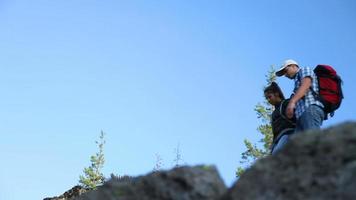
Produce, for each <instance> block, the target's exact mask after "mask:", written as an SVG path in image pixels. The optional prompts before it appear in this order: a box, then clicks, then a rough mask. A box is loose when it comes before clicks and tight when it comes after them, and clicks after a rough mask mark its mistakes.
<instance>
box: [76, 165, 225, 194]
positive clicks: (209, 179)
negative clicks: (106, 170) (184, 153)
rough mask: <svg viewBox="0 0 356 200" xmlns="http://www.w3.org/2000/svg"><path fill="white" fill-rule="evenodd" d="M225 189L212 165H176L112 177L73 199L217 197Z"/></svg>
mask: <svg viewBox="0 0 356 200" xmlns="http://www.w3.org/2000/svg"><path fill="white" fill-rule="evenodd" d="M226 189H227V188H226V186H225V184H224V182H223V180H222V179H221V178H220V176H219V174H218V172H217V170H216V168H215V167H212V166H197V167H179V168H175V169H173V170H171V171H162V172H155V173H151V174H149V175H147V176H142V177H137V178H127V179H121V180H118V179H116V180H115V179H112V180H110V181H109V182H107V183H105V184H104V186H102V187H100V188H99V189H98V190H96V191H92V192H88V193H86V194H83V195H82V196H80V197H78V198H76V200H114V199H120V200H159V199H169V200H192V199H196V200H198V199H199V200H200V199H201V200H203V199H204V200H216V199H218V198H219V197H220V196H221V195H222V194H224V193H225V192H226Z"/></svg>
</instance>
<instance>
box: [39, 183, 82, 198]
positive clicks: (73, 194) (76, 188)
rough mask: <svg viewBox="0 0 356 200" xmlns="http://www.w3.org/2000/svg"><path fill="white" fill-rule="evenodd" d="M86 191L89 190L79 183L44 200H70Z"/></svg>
mask: <svg viewBox="0 0 356 200" xmlns="http://www.w3.org/2000/svg"><path fill="white" fill-rule="evenodd" d="M86 192H88V190H86V189H84V188H82V187H81V186H79V185H77V186H74V187H73V188H72V189H70V190H68V191H67V192H65V193H64V194H62V195H60V196H58V197H48V198H44V199H43V200H68V199H73V198H75V197H78V196H80V195H82V194H84V193H86Z"/></svg>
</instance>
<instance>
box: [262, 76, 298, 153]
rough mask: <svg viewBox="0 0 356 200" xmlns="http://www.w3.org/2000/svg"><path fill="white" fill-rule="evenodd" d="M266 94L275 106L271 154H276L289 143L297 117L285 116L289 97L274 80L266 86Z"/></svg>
mask: <svg viewBox="0 0 356 200" xmlns="http://www.w3.org/2000/svg"><path fill="white" fill-rule="evenodd" d="M264 95H265V97H266V99H267V101H268V102H269V103H270V104H271V105H272V106H273V107H274V111H273V112H272V117H271V125H272V132H273V141H272V145H271V154H272V155H274V154H275V153H276V152H278V151H279V150H280V149H281V148H282V147H283V146H284V144H285V143H287V141H288V137H289V135H290V134H293V133H294V129H295V118H293V119H288V118H287V116H285V111H286V108H287V105H288V103H289V99H285V98H284V95H283V92H282V90H281V89H280V87H279V86H278V84H277V83H275V82H272V83H271V85H269V86H268V87H266V88H265V89H264Z"/></svg>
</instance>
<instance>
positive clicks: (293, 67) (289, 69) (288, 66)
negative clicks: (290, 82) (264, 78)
mask: <svg viewBox="0 0 356 200" xmlns="http://www.w3.org/2000/svg"><path fill="white" fill-rule="evenodd" d="M298 69H299V66H298V63H297V62H296V61H294V60H291V59H289V60H286V61H284V63H283V65H282V67H281V68H280V69H279V70H278V71H277V72H276V76H283V75H285V76H286V77H287V78H290V79H293V78H294V76H295V75H296V74H297V73H298Z"/></svg>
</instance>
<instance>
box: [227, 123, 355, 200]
mask: <svg viewBox="0 0 356 200" xmlns="http://www.w3.org/2000/svg"><path fill="white" fill-rule="evenodd" d="M222 199H223V200H282V199H283V200H285V199H288V200H300V199H303V200H309V199H310V200H335V199H345V200H352V199H356V123H346V124H343V125H342V126H338V127H333V128H329V129H326V130H323V131H314V132H313V131H310V132H306V133H301V134H296V135H295V136H294V137H293V139H292V140H291V141H290V142H289V143H288V144H287V145H286V146H285V148H284V149H283V150H282V151H281V152H279V153H278V154H277V155H276V156H269V157H267V158H264V159H261V160H259V161H258V162H256V164H255V165H254V166H253V167H252V168H251V169H249V170H248V171H246V172H245V173H244V174H243V175H242V176H241V178H240V179H239V181H238V182H236V183H235V185H234V186H233V187H232V188H231V189H230V190H229V191H228V193H227V194H226V195H225V196H224V198H222Z"/></svg>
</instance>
